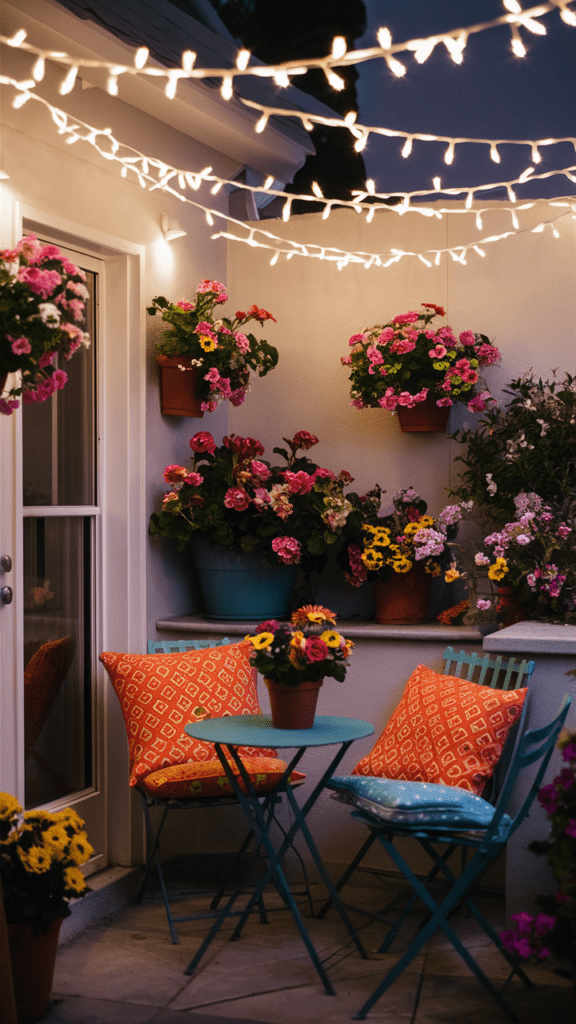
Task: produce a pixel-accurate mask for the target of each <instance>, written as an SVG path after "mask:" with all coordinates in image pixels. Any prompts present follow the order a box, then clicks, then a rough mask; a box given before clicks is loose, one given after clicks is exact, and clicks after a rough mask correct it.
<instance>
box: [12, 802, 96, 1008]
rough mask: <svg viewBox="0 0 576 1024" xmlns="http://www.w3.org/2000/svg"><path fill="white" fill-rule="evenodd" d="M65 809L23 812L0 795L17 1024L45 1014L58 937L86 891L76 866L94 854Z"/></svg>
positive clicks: (75, 817) (72, 815) (80, 824)
mask: <svg viewBox="0 0 576 1024" xmlns="http://www.w3.org/2000/svg"><path fill="white" fill-rule="evenodd" d="M83 826H84V822H83V821H82V819H81V818H79V817H78V815H77V814H76V812H75V811H74V810H72V809H71V808H67V809H66V810H62V811H56V812H55V813H50V812H49V811H43V810H31V811H23V810H22V807H21V806H20V804H19V803H18V801H17V800H16V798H15V797H13V796H11V795H10V793H0V878H1V880H2V892H3V895H4V911H5V916H6V921H7V925H8V939H9V945H10V955H11V959H12V974H13V978H14V994H15V999H16V1008H17V1012H18V1021H19V1024H24V1022H27V1021H35V1020H39V1019H40V1018H41V1017H42V1016H43V1015H44V1014H45V1013H46V1010H47V1009H48V1002H49V999H50V991H51V987H52V978H53V974H54V964H55V960H56V950H57V946H58V935H59V932H60V926H61V924H62V921H63V919H64V918H65V917H68V916H69V914H71V912H72V911H71V908H70V901H71V900H72V899H78V898H79V897H81V896H84V895H85V894H86V893H87V892H88V891H89V889H88V886H87V885H86V882H85V880H84V875H83V874H82V871H81V870H80V866H81V865H82V864H85V863H86V861H87V860H88V858H89V857H90V856H91V855H92V853H93V852H94V851H93V849H92V847H91V846H90V843H89V842H88V836H87V835H86V832H85V831H84V827H83Z"/></svg>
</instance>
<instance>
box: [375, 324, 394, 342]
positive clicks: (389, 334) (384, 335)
mask: <svg viewBox="0 0 576 1024" xmlns="http://www.w3.org/2000/svg"><path fill="white" fill-rule="evenodd" d="M393 338H394V330H393V328H392V327H385V328H384V330H383V331H380V334H379V335H378V338H377V341H378V344H379V345H387V344H388V342H389V341H392V340H393Z"/></svg>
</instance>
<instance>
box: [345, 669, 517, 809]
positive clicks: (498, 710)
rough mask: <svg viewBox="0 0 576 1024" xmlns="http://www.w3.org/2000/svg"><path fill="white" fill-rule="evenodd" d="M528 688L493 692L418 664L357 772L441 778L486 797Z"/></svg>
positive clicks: (414, 778) (418, 779)
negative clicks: (487, 785) (489, 780)
mask: <svg viewBox="0 0 576 1024" xmlns="http://www.w3.org/2000/svg"><path fill="white" fill-rule="evenodd" d="M526 693H527V690H526V689H523V690H492V689H491V688H490V687H489V686H479V685H478V683H470V682H468V681H467V680H465V679H458V678H457V677H456V676H442V675H439V674H438V672H434V671H433V670H432V669H430V668H426V665H418V668H417V669H416V671H415V672H413V673H412V675H411V676H410V679H409V680H408V682H407V684H406V687H405V689H404V693H403V694H402V699H401V700H400V703H399V704H398V707H397V708H396V710H395V711H394V713H393V715H392V717H391V718H390V721H389V722H388V724H387V726H386V728H385V729H384V731H383V733H382V735H381V736H380V737H379V739H378V740H377V742H376V743H375V745H374V747H373V748H372V751H371V752H370V754H368V755H367V757H364V758H362V760H361V761H359V762H358V764H357V765H356V767H355V768H354V771H353V772H352V775H376V776H379V777H385V778H388V779H407V780H409V781H412V782H440V783H442V784H443V785H445V786H460V787H461V788H462V789H469V790H470V791H471V792H472V793H476V794H477V795H480V793H481V792H482V790H483V789H484V786H485V784H486V782H487V781H488V779H489V778H490V777H491V775H492V773H493V771H494V768H495V767H496V764H497V762H498V760H499V758H500V755H501V753H502V750H503V747H504V743H505V740H506V737H507V736H508V733H509V731H510V729H511V727H512V725H513V724H514V722H515V721H516V719H517V718H518V716H519V714H520V711H521V709H522V705H523V703H524V698H525V696H526Z"/></svg>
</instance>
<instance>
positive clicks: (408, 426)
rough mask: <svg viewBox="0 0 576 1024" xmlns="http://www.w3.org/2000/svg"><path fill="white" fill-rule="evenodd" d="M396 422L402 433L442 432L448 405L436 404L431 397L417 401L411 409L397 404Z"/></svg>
mask: <svg viewBox="0 0 576 1024" xmlns="http://www.w3.org/2000/svg"><path fill="white" fill-rule="evenodd" d="M396 412H397V414H398V422H399V424H400V429H401V430H402V431H403V432H404V433H427V432H433V431H435V432H438V433H444V432H445V431H446V426H447V424H448V416H449V415H450V406H447V405H436V402H435V401H434V399H433V398H427V399H426V400H425V401H424V402H418V403H417V404H416V405H415V406H413V407H412V408H411V409H409V408H408V406H406V405H397V406H396Z"/></svg>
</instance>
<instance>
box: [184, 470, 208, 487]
mask: <svg viewBox="0 0 576 1024" xmlns="http://www.w3.org/2000/svg"><path fill="white" fill-rule="evenodd" d="M184 483H185V484H189V485H190V487H200V484H203V483H204V477H203V476H201V475H200V473H187V474H186V476H185V477H184Z"/></svg>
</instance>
